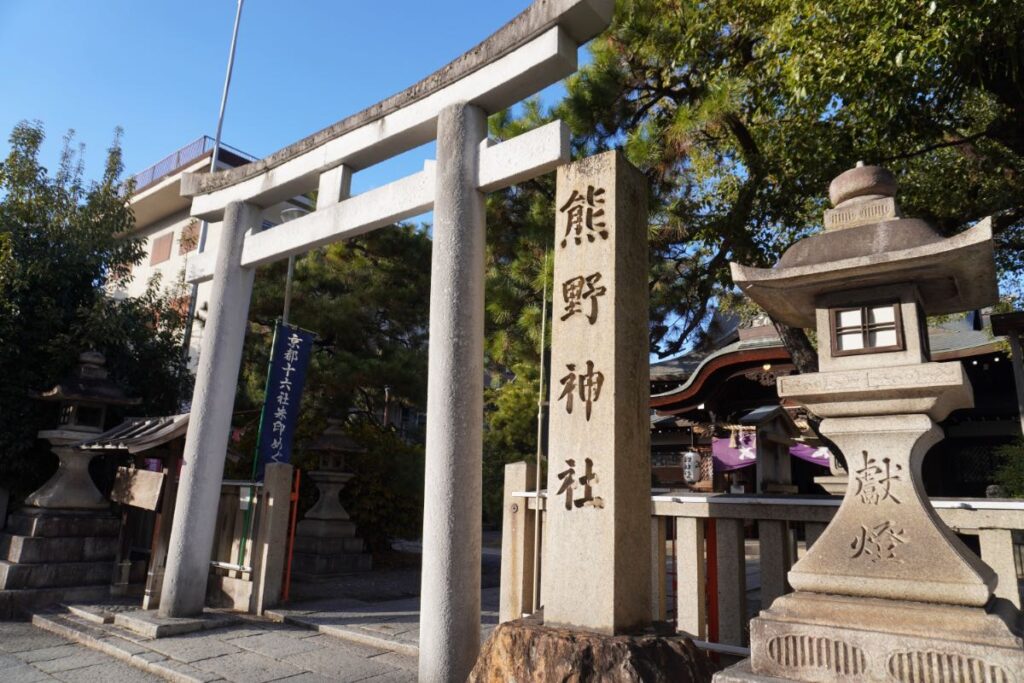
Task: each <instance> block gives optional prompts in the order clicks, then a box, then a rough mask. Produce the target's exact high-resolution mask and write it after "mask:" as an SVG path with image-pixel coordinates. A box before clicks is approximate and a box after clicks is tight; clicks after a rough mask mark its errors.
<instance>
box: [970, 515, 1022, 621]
mask: <svg viewBox="0 0 1024 683" xmlns="http://www.w3.org/2000/svg"><path fill="white" fill-rule="evenodd" d="M978 540H979V541H980V545H981V560H982V561H983V562H984V563H985V564H987V565H988V566H990V567H992V570H993V571H994V572H995V573H996V575H997V576H998V577H999V583H998V584H996V591H995V593H996V597H998V598H1006V599H1007V600H1009V601H1010V602H1012V603H1013V604H1014V606H1015V607H1016V608H1017V609H1020V606H1021V601H1020V586H1019V585H1018V584H1017V565H1016V563H1015V562H1014V561H1013V532H1012V531H1010V530H1009V529H979V530H978Z"/></svg>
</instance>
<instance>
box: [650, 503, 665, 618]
mask: <svg viewBox="0 0 1024 683" xmlns="http://www.w3.org/2000/svg"><path fill="white" fill-rule="evenodd" d="M666 521H668V518H666V517H651V619H653V620H654V621H665V620H666V619H667V618H668V604H667V603H668V587H667V586H666V585H665V582H666V581H667V580H668V576H667V573H666V566H665V564H666V562H665V560H666V556H665V528H666V527H665V522H666Z"/></svg>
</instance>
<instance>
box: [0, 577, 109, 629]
mask: <svg viewBox="0 0 1024 683" xmlns="http://www.w3.org/2000/svg"><path fill="white" fill-rule="evenodd" d="M108 597H110V586H107V585H102V586H71V587H66V588H29V589H19V590H0V621H3V620H8V619H21V618H23V617H25V616H28V614H30V613H31V612H32V611H33V610H37V609H40V608H43V607H46V606H47V605H55V604H57V603H59V602H61V601H64V600H103V599H105V598H108Z"/></svg>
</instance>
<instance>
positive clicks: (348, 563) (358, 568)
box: [292, 552, 373, 575]
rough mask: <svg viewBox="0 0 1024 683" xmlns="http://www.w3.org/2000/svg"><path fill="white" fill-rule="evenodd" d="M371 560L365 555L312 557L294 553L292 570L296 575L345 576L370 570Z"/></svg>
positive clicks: (309, 554)
mask: <svg viewBox="0 0 1024 683" xmlns="http://www.w3.org/2000/svg"><path fill="white" fill-rule="evenodd" d="M372 562H373V560H372V558H371V557H370V555H369V554H367V553H358V554H349V555H314V554H311V553H298V552H297V553H295V554H294V555H292V568H293V570H294V572H295V573H296V574H313V575H319V574H345V573H349V572H365V571H369V570H370V569H371V565H372Z"/></svg>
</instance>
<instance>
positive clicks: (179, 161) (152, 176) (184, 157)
mask: <svg viewBox="0 0 1024 683" xmlns="http://www.w3.org/2000/svg"><path fill="white" fill-rule="evenodd" d="M213 143H214V140H213V138H211V137H210V136H209V135H203V136H201V137H198V138H196V139H195V140H193V141H192V142H190V143H188V144H187V145H185V146H184V147H182V148H181V149H179V150H177V151H176V152H172V153H171V154H168V155H167V156H166V157H164V158H163V159H161V160H160V161H158V162H156V163H155V164H153V165H152V166H150V167H149V168H147V169H145V170H144V171H142V172H140V173H136V174H135V176H134V179H135V192H136V194H137V193H138V192H139V191H141V190H143V189H145V188H147V187H149V186H150V185H152V184H153V183H156V182H157V181H159V180H162V179H164V178H166V177H167V176H169V175H171V174H173V173H174V172H175V171H177V170H178V169H180V168H182V167H184V166H187V165H188V164H190V163H192V162H193V161H195V160H196V159H198V158H199V157H201V156H203V155H204V154H206V153H207V152H211V151H213ZM225 153H227V154H228V155H230V156H232V157H237V160H235V159H232V161H239V162H241V163H245V162H250V161H255V160H256V157H254V156H252V155H250V154H246V153H245V152H242V151H241V150H238V149H235V148H234V147H231V146H230V145H225V144H224V143H223V142H222V143H221V144H220V152H219V154H218V158H219V159H220V160H221V161H224V160H225ZM232 165H234V166H237V165H239V164H238V163H234V164H232Z"/></svg>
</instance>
